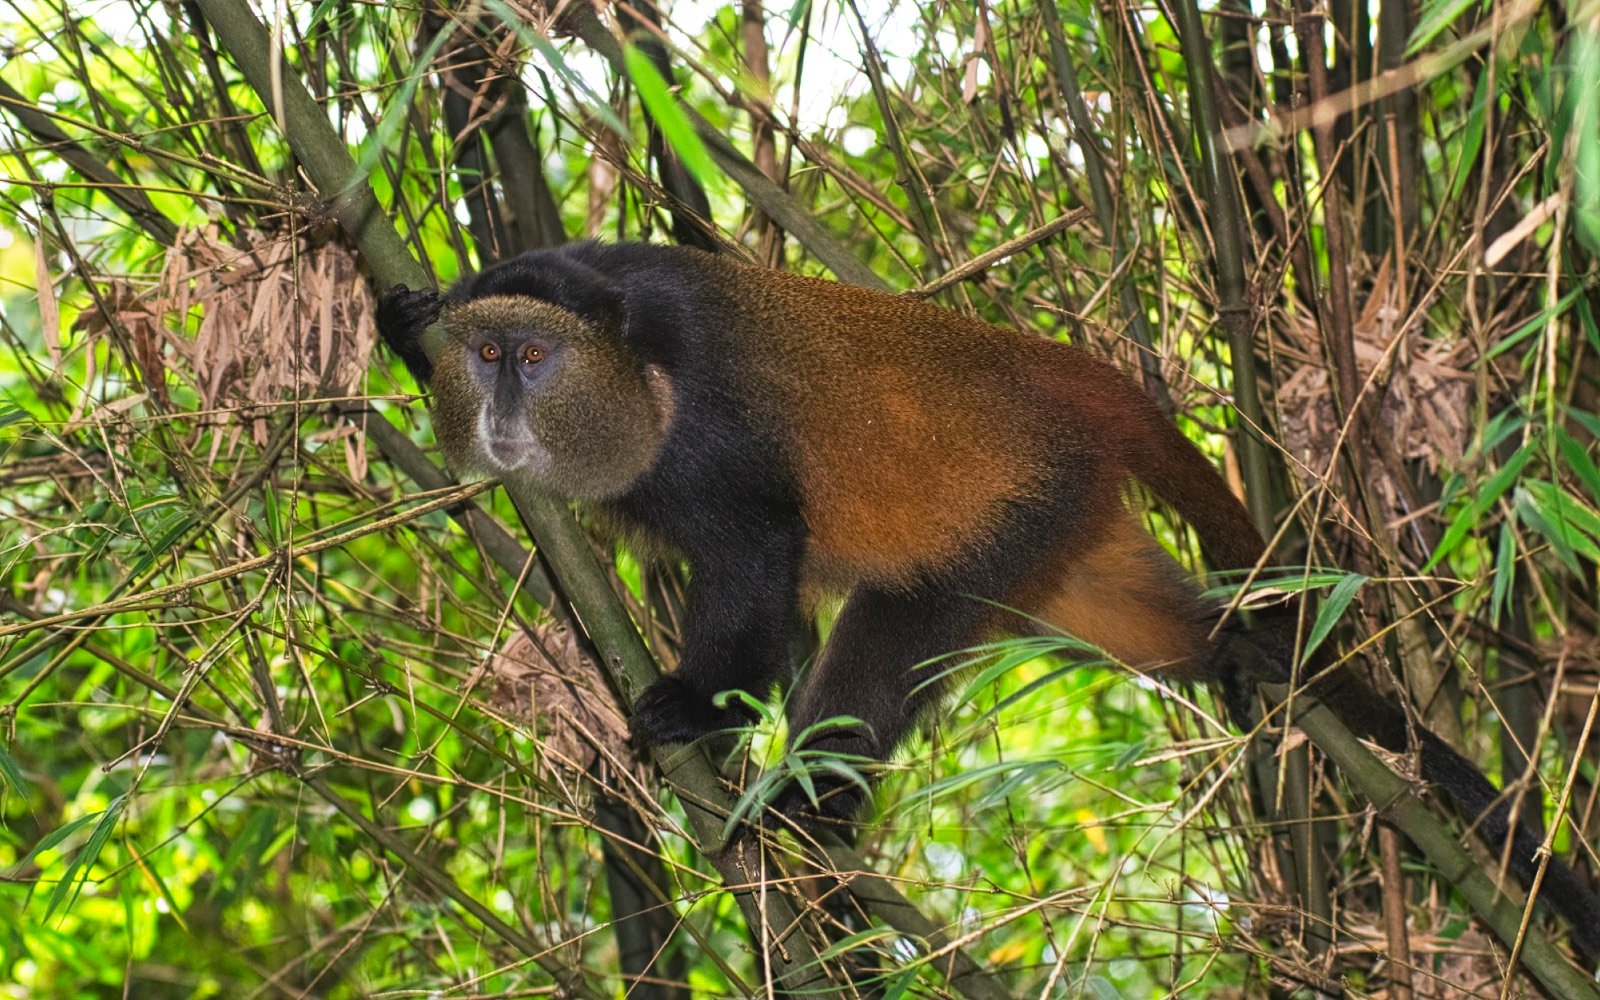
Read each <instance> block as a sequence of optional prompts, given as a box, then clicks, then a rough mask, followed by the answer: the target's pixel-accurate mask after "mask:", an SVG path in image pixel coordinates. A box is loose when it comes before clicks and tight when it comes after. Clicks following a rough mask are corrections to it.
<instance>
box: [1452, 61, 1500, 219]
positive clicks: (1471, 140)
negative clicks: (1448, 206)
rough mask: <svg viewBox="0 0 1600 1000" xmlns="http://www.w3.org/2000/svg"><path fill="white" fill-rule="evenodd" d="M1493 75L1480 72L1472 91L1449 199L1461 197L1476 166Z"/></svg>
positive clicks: (1481, 145)
mask: <svg viewBox="0 0 1600 1000" xmlns="http://www.w3.org/2000/svg"><path fill="white" fill-rule="evenodd" d="M1493 76H1494V74H1492V73H1483V74H1480V75H1479V77H1478V86H1477V89H1476V90H1474V91H1473V94H1472V108H1471V110H1469V111H1468V112H1467V123H1466V125H1465V126H1464V127H1463V128H1462V130H1461V156H1460V158H1459V159H1457V160H1456V175H1455V178H1454V179H1453V180H1451V182H1450V200H1451V201H1454V200H1456V199H1457V198H1459V197H1461V192H1462V191H1464V190H1466V186H1467V182H1468V181H1469V180H1471V179H1472V175H1473V172H1474V170H1476V168H1477V166H1478V151H1479V150H1480V149H1482V148H1483V135H1484V131H1485V130H1486V129H1487V128H1488V124H1489V81H1490V79H1492V78H1493Z"/></svg>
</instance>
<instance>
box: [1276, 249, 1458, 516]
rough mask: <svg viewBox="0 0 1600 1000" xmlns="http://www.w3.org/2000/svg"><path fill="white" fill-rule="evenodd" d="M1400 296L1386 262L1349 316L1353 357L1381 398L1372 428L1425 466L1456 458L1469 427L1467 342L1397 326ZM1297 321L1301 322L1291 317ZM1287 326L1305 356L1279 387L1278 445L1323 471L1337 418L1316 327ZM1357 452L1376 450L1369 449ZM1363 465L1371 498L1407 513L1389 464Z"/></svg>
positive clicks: (1304, 321)
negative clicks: (1280, 428) (1280, 422)
mask: <svg viewBox="0 0 1600 1000" xmlns="http://www.w3.org/2000/svg"><path fill="white" fill-rule="evenodd" d="M1400 307H1401V304H1400V303H1399V302H1398V294H1397V291H1396V289H1395V287H1394V282H1393V280H1392V278H1391V268H1390V265H1389V263H1388V262H1387V261H1385V262H1384V264H1383V265H1382V266H1381V267H1380V268H1379V270H1378V273H1377V275H1376V276H1375V277H1374V279H1373V283H1372V289H1371V292H1370V293H1369V294H1368V295H1367V298H1366V301H1365V303H1364V304H1363V307H1362V310H1361V313H1360V315H1358V316H1357V317H1356V318H1355V321H1354V327H1355V331H1354V332H1355V357H1356V366H1357V368H1358V369H1359V380H1360V382H1361V383H1362V384H1365V383H1366V381H1367V380H1368V379H1371V382H1372V384H1371V386H1370V387H1369V388H1367V390H1366V392H1367V393H1368V395H1369V396H1370V395H1373V394H1376V395H1377V396H1379V398H1380V403H1379V406H1378V417H1377V420H1376V426H1375V427H1374V428H1373V430H1374V432H1375V433H1381V434H1386V435H1388V436H1389V437H1390V438H1391V440H1392V441H1393V442H1394V447H1395V450H1396V451H1397V452H1398V453H1399V454H1400V455H1401V456H1402V457H1403V458H1407V459H1413V460H1416V461H1419V462H1421V463H1422V464H1423V465H1424V466H1425V467H1426V468H1427V469H1428V470H1429V471H1430V472H1437V471H1439V469H1440V467H1441V466H1443V467H1446V468H1448V467H1450V466H1451V465H1453V464H1455V463H1456V462H1457V461H1459V459H1460V458H1461V456H1462V455H1463V454H1465V452H1466V450H1467V445H1468V444H1469V442H1470V435H1471V431H1472V374H1471V372H1470V371H1469V370H1468V368H1467V364H1466V360H1465V357H1466V355H1467V354H1469V353H1470V351H1471V345H1470V344H1467V343H1463V342H1461V341H1460V340H1454V339H1449V338H1444V337H1435V338H1424V337H1423V336H1422V334H1421V331H1420V330H1418V329H1415V328H1414V327H1408V328H1406V329H1399V328H1397V323H1398V322H1399V319H1400ZM1296 320H1299V322H1296ZM1285 332H1286V333H1287V334H1288V337H1289V339H1290V340H1291V341H1292V342H1294V343H1295V346H1296V347H1297V348H1298V349H1299V351H1300V353H1302V354H1303V355H1304V356H1305V357H1309V358H1311V359H1314V360H1311V361H1308V362H1306V363H1303V364H1300V365H1298V367H1295V368H1294V369H1293V371H1292V372H1290V374H1289V377H1288V378H1287V379H1285V380H1284V381H1283V383H1282V384H1281V386H1280V387H1279V389H1278V409H1279V411H1280V412H1281V413H1282V415H1283V443H1284V446H1285V447H1286V448H1288V449H1289V451H1290V452H1291V454H1293V455H1294V457H1295V458H1296V459H1298V460H1300V461H1302V462H1305V463H1306V464H1307V466H1309V467H1310V468H1312V469H1314V470H1317V471H1318V472H1321V471H1322V470H1326V469H1329V468H1331V467H1332V466H1331V460H1332V457H1333V449H1334V446H1335V445H1336V444H1337V442H1338V438H1339V430H1340V428H1339V421H1338V418H1337V415H1336V413H1335V411H1334V407H1333V394H1332V390H1331V389H1330V387H1329V377H1330V373H1329V371H1328V368H1327V367H1326V365H1324V364H1323V363H1322V361H1321V348H1320V347H1319V346H1318V339H1319V337H1318V333H1317V330H1316V328H1315V324H1314V322H1313V321H1312V319H1311V318H1310V317H1309V316H1299V317H1293V318H1288V317H1286V323H1285ZM1357 452H1359V453H1360V454H1363V455H1374V454H1375V451H1374V450H1373V449H1371V448H1366V447H1360V448H1358V449H1357ZM1368 464H1369V467H1368V468H1366V469H1365V470H1364V473H1365V474H1366V476H1367V478H1368V482H1369V483H1370V485H1371V487H1372V489H1373V495H1374V497H1375V498H1376V499H1378V500H1380V501H1382V502H1383V503H1384V505H1385V507H1386V509H1388V510H1389V511H1391V512H1393V513H1395V514H1401V513H1406V511H1405V509H1404V506H1403V505H1402V503H1401V502H1400V497H1401V494H1400V492H1399V490H1398V488H1397V487H1396V486H1395V484H1394V483H1393V482H1392V481H1391V480H1390V478H1389V474H1388V470H1387V469H1386V468H1384V466H1383V465H1382V463H1381V462H1379V461H1377V460H1375V459H1374V460H1373V461H1371V462H1369V463H1368Z"/></svg>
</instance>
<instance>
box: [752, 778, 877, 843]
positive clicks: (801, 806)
mask: <svg viewBox="0 0 1600 1000" xmlns="http://www.w3.org/2000/svg"><path fill="white" fill-rule="evenodd" d="M811 788H812V792H807V791H806V789H805V788H804V787H802V786H801V784H800V783H799V782H798V781H790V782H789V783H788V784H786V785H784V787H783V790H782V791H780V792H778V797H777V798H776V799H774V800H773V801H772V806H771V808H772V811H773V812H775V813H777V814H778V815H780V816H782V817H783V818H784V819H787V820H789V821H791V822H793V823H795V824H796V825H798V826H800V827H801V828H802V829H807V830H833V831H836V832H838V831H843V830H845V829H847V828H849V827H850V826H852V825H854V823H855V822H856V820H857V819H858V818H859V817H860V815H861V810H862V806H863V805H864V804H865V803H866V800H867V796H866V793H865V792H864V791H863V790H862V788H861V786H860V785H858V784H856V783H855V782H854V781H851V780H849V779H848V778H842V777H839V776H837V775H818V776H816V777H814V778H813V779H812V781H811ZM812 793H815V795H816V801H815V802H813V801H812Z"/></svg>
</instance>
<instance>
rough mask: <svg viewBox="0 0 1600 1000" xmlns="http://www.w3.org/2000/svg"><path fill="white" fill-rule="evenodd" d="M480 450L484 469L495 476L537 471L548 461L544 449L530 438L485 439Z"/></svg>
mask: <svg viewBox="0 0 1600 1000" xmlns="http://www.w3.org/2000/svg"><path fill="white" fill-rule="evenodd" d="M480 451H481V452H482V454H483V465H484V468H485V470H486V471H489V472H492V473H494V474H495V475H497V476H503V475H506V474H508V473H512V472H521V473H523V474H527V473H537V472H538V471H539V469H540V468H542V467H543V466H544V465H545V464H546V463H547V462H548V461H549V456H548V455H547V454H545V450H544V449H543V448H541V447H539V445H538V444H537V443H535V442H534V441H533V440H532V439H524V440H512V441H506V440H501V441H485V442H483V444H482V445H481V447H480Z"/></svg>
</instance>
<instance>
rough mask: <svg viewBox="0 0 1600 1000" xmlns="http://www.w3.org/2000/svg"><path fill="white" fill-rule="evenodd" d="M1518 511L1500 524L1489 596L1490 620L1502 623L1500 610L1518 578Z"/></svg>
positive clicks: (1496, 624) (1502, 608)
mask: <svg viewBox="0 0 1600 1000" xmlns="http://www.w3.org/2000/svg"><path fill="white" fill-rule="evenodd" d="M1516 524H1517V521H1516V511H1515V510H1513V511H1512V516H1511V517H1509V518H1507V519H1506V521H1505V523H1504V524H1502V525H1500V544H1499V545H1498V546H1497V547H1496V550H1495V556H1494V589H1493V592H1492V594H1491V595H1490V598H1489V621H1490V623H1491V624H1493V625H1494V626H1496V627H1499V625H1500V612H1501V611H1503V610H1504V609H1505V606H1506V600H1507V598H1509V597H1510V595H1511V581H1512V580H1514V579H1515V578H1516V573H1517V568H1516V556H1517V533H1516V530H1515V529H1516Z"/></svg>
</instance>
